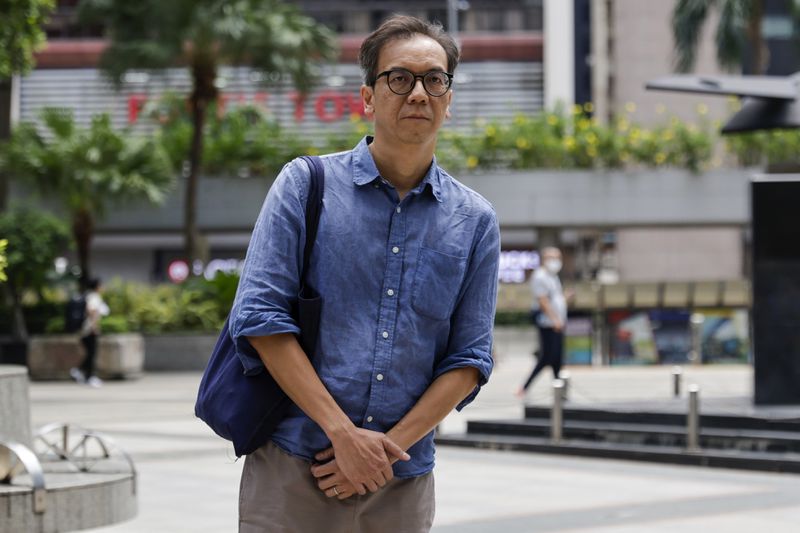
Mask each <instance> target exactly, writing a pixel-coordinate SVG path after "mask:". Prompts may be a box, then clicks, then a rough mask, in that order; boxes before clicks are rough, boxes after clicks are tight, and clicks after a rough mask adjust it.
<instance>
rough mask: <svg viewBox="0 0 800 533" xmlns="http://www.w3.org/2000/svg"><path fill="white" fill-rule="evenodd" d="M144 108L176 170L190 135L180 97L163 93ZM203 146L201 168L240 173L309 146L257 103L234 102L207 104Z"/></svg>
mask: <svg viewBox="0 0 800 533" xmlns="http://www.w3.org/2000/svg"><path fill="white" fill-rule="evenodd" d="M144 114H145V115H146V116H148V117H149V118H150V119H151V120H153V121H154V122H155V123H157V124H158V125H159V131H158V139H159V142H160V143H161V145H162V146H164V148H165V149H166V150H167V153H168V154H169V157H170V160H171V161H172V165H173V168H174V169H175V171H176V172H181V171H182V170H183V169H184V168H185V167H186V166H187V165H188V161H187V160H186V157H187V155H188V153H189V146H190V145H191V140H192V120H191V116H190V115H189V112H188V109H187V106H186V100H185V99H184V98H183V97H182V96H180V95H178V94H174V93H173V94H166V95H164V97H162V98H160V99H159V100H156V101H154V102H153V103H151V104H148V106H147V107H146V108H145V111H144ZM203 146H204V147H205V149H204V150H203V160H202V167H203V170H204V171H205V173H206V174H211V175H238V176H242V177H247V176H268V175H274V174H275V173H277V171H278V170H280V168H281V167H282V166H283V165H284V164H285V163H286V162H287V161H290V160H292V159H294V158H295V157H298V156H300V155H304V154H307V153H310V152H313V151H314V148H313V147H312V146H310V145H309V143H308V142H307V141H302V140H301V139H300V138H299V137H298V136H296V135H294V134H292V133H291V132H290V131H287V130H286V129H283V128H281V126H280V125H279V124H278V122H277V121H275V120H274V119H271V118H270V117H269V116H268V115H267V113H266V111H265V110H264V109H262V108H260V107H257V106H239V107H236V108H233V109H230V110H228V111H227V112H225V113H221V112H220V111H219V110H218V109H217V107H216V105H212V106H211V107H210V108H209V115H208V122H207V124H206V127H205V129H204V131H203Z"/></svg>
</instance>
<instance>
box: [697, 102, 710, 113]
mask: <svg viewBox="0 0 800 533" xmlns="http://www.w3.org/2000/svg"><path fill="white" fill-rule="evenodd" d="M697 114H698V115H707V114H708V106H707V105H706V104H697Z"/></svg>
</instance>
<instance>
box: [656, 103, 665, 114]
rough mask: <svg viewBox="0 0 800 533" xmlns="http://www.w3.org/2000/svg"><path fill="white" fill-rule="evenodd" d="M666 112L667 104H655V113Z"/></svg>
mask: <svg viewBox="0 0 800 533" xmlns="http://www.w3.org/2000/svg"><path fill="white" fill-rule="evenodd" d="M666 112H667V106H665V105H664V104H658V105H656V113H657V114H659V115H663V114H664V113H666Z"/></svg>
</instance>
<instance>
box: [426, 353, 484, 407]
mask: <svg viewBox="0 0 800 533" xmlns="http://www.w3.org/2000/svg"><path fill="white" fill-rule="evenodd" d="M467 367H472V368H476V369H478V384H477V385H476V386H475V388H474V389H473V390H472V392H470V393H469V395H467V397H466V398H464V399H463V400H461V402H460V403H459V404H458V405H457V406H456V411H461V410H462V409H463V408H464V407H466V406H467V405H469V404H470V403H472V400H474V399H475V397H476V396H477V395H478V392H480V390H481V387H483V386H484V385H486V382H487V381H489V376H490V375H491V374H492V368H493V367H494V359H492V356H491V354H489V353H486V352H481V351H478V350H467V351H465V352H460V353H457V354H453V355H449V356H447V358H446V359H445V360H444V361H443V362H442V363H441V364H440V365H439V367H438V368H437V369H436V371H435V372H434V374H433V380H434V381H435V380H436V378H438V377H439V376H441V375H442V374H444V373H446V372H450V371H451V370H455V369H457V368H467Z"/></svg>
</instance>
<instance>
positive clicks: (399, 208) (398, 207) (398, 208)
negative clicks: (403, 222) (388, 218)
mask: <svg viewBox="0 0 800 533" xmlns="http://www.w3.org/2000/svg"><path fill="white" fill-rule="evenodd" d="M402 210H403V209H402V208H401V207H400V206H397V209H395V211H397V212H398V213H399V212H400V211H402Z"/></svg>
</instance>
